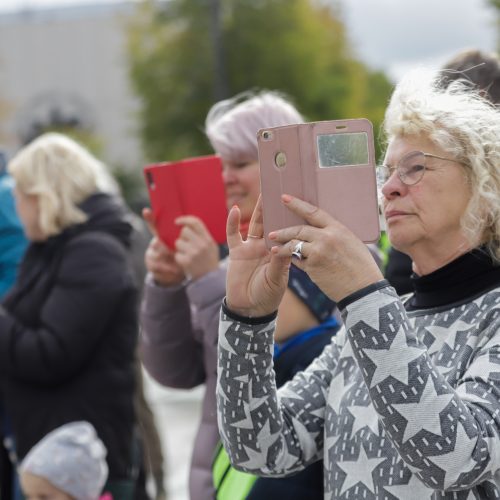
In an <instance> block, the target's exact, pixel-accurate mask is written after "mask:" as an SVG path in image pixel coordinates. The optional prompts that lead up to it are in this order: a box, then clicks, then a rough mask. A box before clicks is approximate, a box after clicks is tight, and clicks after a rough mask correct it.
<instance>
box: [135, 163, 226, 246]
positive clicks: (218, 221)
mask: <svg viewBox="0 0 500 500" xmlns="http://www.w3.org/2000/svg"><path fill="white" fill-rule="evenodd" d="M144 176H145V179H146V185H147V187H148V191H149V199H150V201H151V208H152V210H153V214H154V218H155V222H156V227H157V229H158V234H159V236H160V238H161V240H162V241H163V242H164V243H165V244H166V245H168V246H169V247H170V248H173V247H174V243H175V240H176V239H177V238H178V236H179V233H180V230H181V229H182V226H177V225H176V224H175V223H174V221H175V219H176V218H177V217H179V216H181V215H195V216H197V217H199V218H200V219H201V220H202V221H203V222H204V223H205V225H206V226H207V228H208V230H209V231H210V234H211V235H212V237H213V238H214V240H215V241H216V242H217V243H224V242H225V241H226V218H227V208H226V197H225V192H224V184H223V181H222V163H221V160H220V158H219V157H218V156H215V155H212V156H200V157H196V158H187V159H185V160H181V161H176V162H165V163H155V164H152V165H147V166H145V167H144Z"/></svg>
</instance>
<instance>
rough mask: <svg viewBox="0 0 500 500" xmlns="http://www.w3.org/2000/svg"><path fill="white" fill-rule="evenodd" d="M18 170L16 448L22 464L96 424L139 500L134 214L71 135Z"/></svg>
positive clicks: (4, 360) (1, 336)
mask: <svg viewBox="0 0 500 500" xmlns="http://www.w3.org/2000/svg"><path fill="white" fill-rule="evenodd" d="M9 171H10V173H11V174H12V176H13V178H14V180H15V182H16V187H15V192H14V194H15V199H16V206H17V211H18V213H19V216H20V219H21V221H22V223H23V226H24V230H25V233H26V236H27V237H28V239H29V240H30V246H29V247H28V250H27V252H26V255H25V257H24V260H23V261H22V264H21V268H20V272H19V276H18V279H17V281H16V283H15V285H14V287H13V289H12V291H11V292H10V293H9V294H8V295H7V297H6V298H5V299H4V301H3V309H2V315H1V316H0V356H1V363H0V365H1V367H2V374H1V377H2V383H3V387H4V390H5V405H6V410H7V413H8V415H9V416H10V417H11V419H12V423H13V427H14V429H13V430H14V437H15V442H16V451H17V453H18V456H19V458H21V459H22V458H23V457H24V455H25V454H26V453H27V452H28V451H29V450H30V449H31V448H32V447H33V446H34V445H35V444H36V443H37V442H38V441H40V439H42V438H43V437H44V436H45V435H46V434H47V433H48V432H50V431H52V430H53V429H55V428H57V427H59V426H61V425H63V424H66V423H68V422H72V421H78V420H86V421H88V422H90V423H92V424H93V425H94V427H95V428H96V430H97V433H98V435H99V437H100V438H101V439H102V441H103V442H104V444H105V446H106V448H107V451H108V454H107V461H108V466H109V471H110V474H109V478H110V484H111V483H113V484H114V487H116V489H114V490H113V491H115V493H118V492H119V493H118V495H117V496H116V498H121V499H122V498H123V499H127V498H132V493H131V490H132V482H131V477H130V474H131V460H132V446H131V445H132V430H133V424H134V410H133V393H134V368H133V354H134V348H135V345H136V332H137V307H136V302H137V289H136V285H135V282H134V279H133V276H132V270H131V268H130V265H129V263H128V257H127V248H128V245H129V243H130V234H131V229H132V228H131V226H130V224H129V223H128V222H127V220H126V213H125V209H124V208H123V207H122V206H121V205H120V204H118V203H117V201H116V200H115V199H114V198H113V197H111V196H110V195H107V194H105V193H104V192H103V191H108V190H109V178H108V177H105V176H103V174H102V172H103V167H102V165H101V164H99V163H98V160H96V159H95V158H94V157H93V156H92V155H91V154H90V153H88V152H87V151H86V150H85V149H84V148H82V147H81V146H79V145H78V144H77V143H75V142H74V141H72V140H71V139H69V138H67V137H65V136H62V135H60V134H45V135H43V136H41V137H39V138H38V139H36V140H35V141H33V142H32V143H31V144H29V145H28V146H26V147H25V148H23V149H22V150H21V151H20V152H19V153H18V154H17V155H16V156H15V157H14V158H13V159H12V161H11V162H10V163H9ZM114 487H111V488H110V489H113V488H114ZM121 487H123V488H124V489H121V490H120V489H118V488H121Z"/></svg>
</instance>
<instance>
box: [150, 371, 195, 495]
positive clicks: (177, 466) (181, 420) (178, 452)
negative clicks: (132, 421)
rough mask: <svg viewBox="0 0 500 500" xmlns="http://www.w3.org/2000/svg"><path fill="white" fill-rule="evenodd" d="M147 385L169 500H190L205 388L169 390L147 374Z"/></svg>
mask: <svg viewBox="0 0 500 500" xmlns="http://www.w3.org/2000/svg"><path fill="white" fill-rule="evenodd" d="M144 385H145V393H146V397H147V398H148V400H149V402H150V404H151V407H152V409H153V411H154V413H155V415H156V420H157V424H158V427H159V431H160V435H161V438H162V444H163V451H164V455H165V457H166V466H165V469H166V471H167V477H166V489H167V492H168V499H169V500H188V499H189V496H188V491H187V477H188V469H189V462H190V460H191V449H192V443H193V439H194V434H195V431H196V428H197V426H198V421H199V418H200V411H201V397H202V394H203V390H204V388H203V387H199V388H197V389H193V390H190V391H187V390H176V389H167V388H164V387H161V386H160V385H159V384H157V383H156V382H155V381H154V380H152V379H151V378H150V377H148V375H147V374H144Z"/></svg>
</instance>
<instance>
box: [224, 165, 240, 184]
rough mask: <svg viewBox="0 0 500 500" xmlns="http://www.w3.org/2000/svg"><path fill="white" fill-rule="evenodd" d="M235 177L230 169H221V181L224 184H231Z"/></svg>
mask: <svg viewBox="0 0 500 500" xmlns="http://www.w3.org/2000/svg"><path fill="white" fill-rule="evenodd" d="M236 178H237V177H236V175H235V172H234V170H233V169H232V168H227V167H226V168H223V169H222V180H223V181H224V184H233V183H234V182H235V181H236Z"/></svg>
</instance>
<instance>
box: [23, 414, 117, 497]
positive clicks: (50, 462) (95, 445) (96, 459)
mask: <svg viewBox="0 0 500 500" xmlns="http://www.w3.org/2000/svg"><path fill="white" fill-rule="evenodd" d="M20 471H21V472H23V471H26V472H30V473H31V474H34V475H37V476H40V477H43V478H45V479H47V481H49V482H50V483H51V484H53V485H54V486H55V487H56V488H58V489H60V490H62V491H64V492H65V493H67V494H69V495H71V496H73V497H75V498H77V499H78V500H97V499H98V498H99V495H100V493H101V490H102V488H103V486H104V483H105V482H106V479H107V477H108V466H107V464H106V448H105V447H104V444H103V443H102V441H101V440H100V439H99V438H98V437H97V434H96V431H95V429H94V427H93V426H92V425H91V424H90V423H88V422H71V423H69V424H65V425H63V426H61V427H58V428H57V429H55V430H53V431H52V432H50V433H49V434H47V435H46V436H45V437H44V438H43V439H42V440H41V441H39V442H38V443H37V444H36V445H35V446H34V447H33V448H32V449H31V450H30V451H29V453H28V454H27V455H26V457H25V458H24V460H23V461H22V463H21V465H20Z"/></svg>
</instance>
